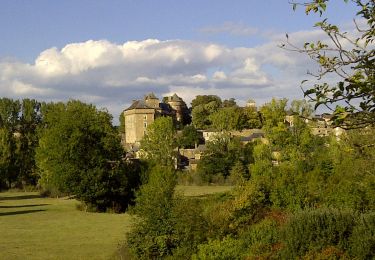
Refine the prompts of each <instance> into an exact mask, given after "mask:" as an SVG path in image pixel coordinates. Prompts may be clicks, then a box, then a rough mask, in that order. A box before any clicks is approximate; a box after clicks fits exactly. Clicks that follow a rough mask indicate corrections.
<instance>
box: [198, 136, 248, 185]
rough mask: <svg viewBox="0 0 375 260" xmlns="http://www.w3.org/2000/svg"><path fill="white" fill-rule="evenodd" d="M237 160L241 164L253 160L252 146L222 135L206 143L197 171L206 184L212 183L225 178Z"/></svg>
mask: <svg viewBox="0 0 375 260" xmlns="http://www.w3.org/2000/svg"><path fill="white" fill-rule="evenodd" d="M238 160H240V161H241V162H242V163H243V164H248V163H249V162H251V161H252V160H253V158H252V144H246V145H244V144H241V143H240V141H239V139H238V138H233V137H231V136H229V134H227V133H223V134H221V135H219V136H217V137H216V138H215V140H213V141H210V142H207V143H206V150H205V151H204V153H203V155H202V159H201V160H200V161H199V163H198V167H197V171H198V172H199V174H201V176H202V178H203V179H204V180H205V181H207V182H211V181H213V180H214V179H215V177H218V176H221V177H223V178H227V177H228V176H229V175H230V171H231V169H232V167H233V166H234V164H235V162H236V161H238ZM245 175H246V173H245Z"/></svg>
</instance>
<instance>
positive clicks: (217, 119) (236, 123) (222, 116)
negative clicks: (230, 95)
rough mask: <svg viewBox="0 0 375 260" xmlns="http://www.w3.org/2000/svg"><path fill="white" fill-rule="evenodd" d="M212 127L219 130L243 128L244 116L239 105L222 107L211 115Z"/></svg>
mask: <svg viewBox="0 0 375 260" xmlns="http://www.w3.org/2000/svg"><path fill="white" fill-rule="evenodd" d="M208 118H209V120H210V121H211V122H212V127H213V128H214V129H215V130H218V131H230V130H242V129H243V125H244V118H243V114H242V110H241V109H240V108H239V107H235V106H231V107H224V108H220V109H219V110H217V111H216V112H214V113H212V114H211V115H209V117H208Z"/></svg>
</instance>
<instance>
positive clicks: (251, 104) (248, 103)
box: [246, 98, 257, 110]
mask: <svg viewBox="0 0 375 260" xmlns="http://www.w3.org/2000/svg"><path fill="white" fill-rule="evenodd" d="M246 107H251V108H253V109H254V110H257V104H256V103H255V100H254V99H251V98H250V99H249V100H247V102H246Z"/></svg>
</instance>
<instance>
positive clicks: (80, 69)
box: [0, 32, 316, 118]
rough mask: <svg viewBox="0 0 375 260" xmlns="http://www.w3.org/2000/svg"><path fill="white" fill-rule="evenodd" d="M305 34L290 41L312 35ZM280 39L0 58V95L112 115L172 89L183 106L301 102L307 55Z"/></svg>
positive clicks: (97, 45) (98, 45) (143, 44)
mask: <svg viewBox="0 0 375 260" xmlns="http://www.w3.org/2000/svg"><path fill="white" fill-rule="evenodd" d="M310 33H311V32H310ZM311 34H312V36H311V35H310V34H309V33H308V32H300V33H295V34H290V37H295V38H296V39H297V40H299V39H301V38H305V37H315V36H316V35H315V34H316V33H315V32H312V33H311ZM279 36H280V35H279ZM279 36H275V37H274V38H273V39H271V38H270V41H269V42H268V43H267V44H263V45H261V46H257V47H254V48H250V47H238V48H228V47H225V46H222V45H219V44H214V43H204V42H195V41H185V40H167V41H161V40H156V39H148V40H144V41H129V42H125V43H123V44H116V43H112V42H109V41H106V40H98V41H94V40H90V41H86V42H81V43H71V44H68V45H66V46H65V47H63V48H62V49H57V48H50V49H47V50H44V51H43V52H41V53H40V55H39V56H38V57H36V59H35V62H34V63H33V64H26V63H21V62H14V61H12V62H10V61H0V95H1V96H9V97H13V98H23V97H30V98H37V99H39V100H46V101H48V100H67V99H70V98H74V99H81V100H83V101H86V102H93V103H95V104H97V105H98V106H101V107H107V108H108V110H109V111H110V112H112V113H113V114H114V115H115V118H116V117H117V114H119V113H120V110H121V109H124V108H126V106H128V105H129V104H130V102H131V100H133V99H136V98H141V97H142V96H143V95H144V94H145V93H147V92H150V91H153V92H155V93H156V94H157V95H159V97H161V95H162V94H165V93H173V92H176V93H178V94H179V95H180V96H182V97H183V98H184V99H186V101H187V102H190V101H191V100H192V99H193V98H194V97H195V95H197V94H216V95H219V96H221V97H222V98H230V97H234V98H236V99H237V100H239V101H241V100H242V101H245V100H247V99H248V98H249V97H252V98H255V99H256V100H257V101H261V102H263V101H266V100H269V99H270V98H271V97H272V96H276V95H279V96H286V97H295V96H299V97H301V96H302V93H301V91H300V89H299V88H298V86H299V82H300V81H301V80H302V79H303V78H304V77H305V72H306V68H307V67H311V65H309V63H308V59H307V58H305V57H303V56H301V55H297V54H296V53H290V52H286V51H285V50H282V49H280V48H278V47H277V45H278V43H279V42H280V37H279Z"/></svg>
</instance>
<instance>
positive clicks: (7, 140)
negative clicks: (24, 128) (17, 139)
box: [0, 128, 15, 189]
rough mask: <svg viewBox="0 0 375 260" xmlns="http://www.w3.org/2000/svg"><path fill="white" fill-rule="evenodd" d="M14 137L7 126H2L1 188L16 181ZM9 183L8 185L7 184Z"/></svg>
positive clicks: (0, 131)
mask: <svg viewBox="0 0 375 260" xmlns="http://www.w3.org/2000/svg"><path fill="white" fill-rule="evenodd" d="M14 146H15V144H14V138H13V134H12V133H10V132H9V131H8V130H7V129H6V128H0V189H1V188H3V187H6V186H8V187H10V186H11V183H12V182H13V181H14V179H15V176H14V173H15V172H14V167H12V165H14ZM6 183H8V185H6Z"/></svg>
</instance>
